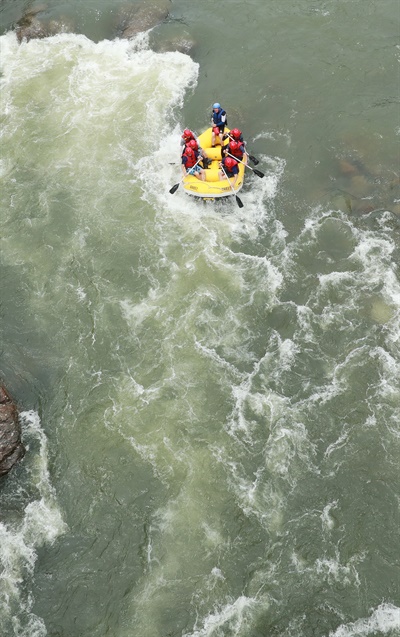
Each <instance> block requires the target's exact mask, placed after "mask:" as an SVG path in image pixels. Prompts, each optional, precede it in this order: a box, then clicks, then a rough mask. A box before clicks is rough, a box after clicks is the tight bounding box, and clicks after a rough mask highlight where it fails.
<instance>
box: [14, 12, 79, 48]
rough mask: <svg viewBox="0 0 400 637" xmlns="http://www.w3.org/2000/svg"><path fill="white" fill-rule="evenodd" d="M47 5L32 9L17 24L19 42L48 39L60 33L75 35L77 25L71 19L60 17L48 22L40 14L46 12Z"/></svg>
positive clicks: (16, 30)
mask: <svg viewBox="0 0 400 637" xmlns="http://www.w3.org/2000/svg"><path fill="white" fill-rule="evenodd" d="M46 9H47V6H46V5H39V6H37V7H36V8H35V9H32V10H31V11H29V12H28V13H25V14H24V16H23V17H22V18H21V20H19V21H18V22H17V27H16V29H15V32H16V34H17V38H18V42H20V43H21V42H22V40H26V41H27V42H29V40H34V39H40V38H48V37H50V36H52V35H57V34H58V33H73V32H74V30H75V25H74V23H73V21H72V20H71V18H67V17H64V16H60V17H59V18H57V19H52V20H48V19H45V18H44V17H43V16H42V17H40V14H41V13H43V12H44V11H46Z"/></svg>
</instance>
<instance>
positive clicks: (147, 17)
mask: <svg viewBox="0 0 400 637" xmlns="http://www.w3.org/2000/svg"><path fill="white" fill-rule="evenodd" d="M170 8H171V0H144V2H143V3H142V4H141V5H140V6H139V7H137V6H134V5H131V4H127V5H124V6H123V7H122V8H121V9H120V11H119V24H118V28H117V35H118V36H119V37H121V38H125V39H129V38H133V37H134V36H135V35H137V34H138V33H142V32H143V31H148V30H149V29H152V28H153V27H155V26H157V24H160V23H161V22H163V21H164V20H166V19H167V18H168V16H169V11H170Z"/></svg>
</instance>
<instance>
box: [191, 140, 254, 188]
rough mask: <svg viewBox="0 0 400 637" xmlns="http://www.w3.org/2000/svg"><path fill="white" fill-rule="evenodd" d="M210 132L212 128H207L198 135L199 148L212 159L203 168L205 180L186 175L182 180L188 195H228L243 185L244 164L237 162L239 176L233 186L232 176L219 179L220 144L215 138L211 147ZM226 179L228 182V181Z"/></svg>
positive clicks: (227, 141)
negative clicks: (208, 164) (204, 168)
mask: <svg viewBox="0 0 400 637" xmlns="http://www.w3.org/2000/svg"><path fill="white" fill-rule="evenodd" d="M225 133H229V128H225ZM211 134H212V128H208V129H207V130H206V131H204V133H202V134H201V135H199V137H198V141H199V144H200V146H201V148H202V149H203V150H204V151H205V152H206V153H207V156H208V157H209V159H212V163H211V165H210V167H209V168H207V169H206V170H205V173H206V180H205V181H201V180H200V179H197V178H196V177H194V176H193V175H187V176H186V177H185V179H184V180H183V188H184V189H185V191H186V192H187V194H188V195H193V196H194V197H202V198H203V199H216V198H219V197H229V195H233V194H236V193H237V192H239V190H240V189H241V187H242V186H243V181H244V170H245V167H244V164H240V163H239V164H238V166H239V176H238V178H237V181H236V184H235V186H234V187H232V182H233V177H232V178H231V179H229V180H227V179H222V180H220V178H219V176H218V171H219V162H220V161H221V146H220V145H219V140H218V138H217V142H216V143H218V145H217V146H216V147H215V148H212V147H211ZM228 143H229V139H227V140H226V141H225V142H224V145H227V144H228ZM200 165H201V164H200ZM228 181H229V182H230V183H228Z"/></svg>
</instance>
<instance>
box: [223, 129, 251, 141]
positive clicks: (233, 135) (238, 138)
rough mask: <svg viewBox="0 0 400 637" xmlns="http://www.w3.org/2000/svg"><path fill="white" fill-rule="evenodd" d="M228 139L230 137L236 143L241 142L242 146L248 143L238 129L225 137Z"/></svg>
mask: <svg viewBox="0 0 400 637" xmlns="http://www.w3.org/2000/svg"><path fill="white" fill-rule="evenodd" d="M227 137H230V138H231V139H232V140H233V141H235V142H240V143H241V144H244V145H246V142H245V141H244V140H243V133H242V131H241V130H239V129H238V128H232V130H231V131H229V135H224V139H226V138H227Z"/></svg>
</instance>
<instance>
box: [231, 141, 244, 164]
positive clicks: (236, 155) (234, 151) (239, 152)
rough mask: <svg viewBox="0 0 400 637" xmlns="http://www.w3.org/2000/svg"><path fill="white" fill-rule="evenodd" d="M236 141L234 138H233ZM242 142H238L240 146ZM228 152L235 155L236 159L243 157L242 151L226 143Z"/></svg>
mask: <svg viewBox="0 0 400 637" xmlns="http://www.w3.org/2000/svg"><path fill="white" fill-rule="evenodd" d="M235 141H236V140H235ZM241 145H242V144H240V146H241ZM228 153H229V154H230V155H233V156H234V157H236V159H243V151H241V150H240V148H238V149H237V150H232V148H231V145H230V144H228Z"/></svg>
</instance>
